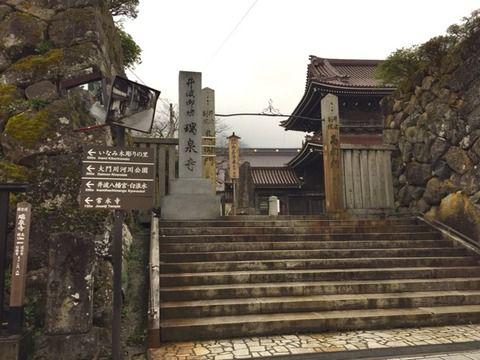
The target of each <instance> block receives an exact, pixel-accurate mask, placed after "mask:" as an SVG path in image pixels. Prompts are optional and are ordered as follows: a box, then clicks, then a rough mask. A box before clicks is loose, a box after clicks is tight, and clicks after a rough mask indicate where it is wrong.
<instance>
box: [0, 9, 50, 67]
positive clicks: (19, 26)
mask: <svg viewBox="0 0 480 360" xmlns="http://www.w3.org/2000/svg"><path fill="white" fill-rule="evenodd" d="M46 29H47V23H46V22H44V21H42V20H39V19H38V18H36V17H34V16H32V15H29V14H26V13H20V12H13V13H11V14H9V15H8V16H7V17H6V18H5V20H4V21H3V22H1V23H0V47H1V48H3V49H4V51H5V52H6V53H7V54H8V56H9V57H10V58H11V59H13V60H17V59H20V58H21V57H23V56H26V55H30V54H33V53H34V52H35V48H36V46H37V45H38V44H39V43H40V42H42V41H43V40H44V39H45V31H46Z"/></svg>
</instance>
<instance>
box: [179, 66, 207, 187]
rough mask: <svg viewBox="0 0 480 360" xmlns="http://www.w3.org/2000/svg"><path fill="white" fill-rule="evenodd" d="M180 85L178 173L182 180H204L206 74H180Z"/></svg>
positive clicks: (186, 72) (187, 72) (183, 72)
mask: <svg viewBox="0 0 480 360" xmlns="http://www.w3.org/2000/svg"><path fill="white" fill-rule="evenodd" d="M178 81H179V94H178V107H179V120H178V161H179V163H178V173H179V177H180V178H201V177H202V176H203V170H202V168H203V160H202V134H203V131H202V106H201V104H202V94H201V91H202V74H201V73H199V72H189V71H180V74H179V76H178Z"/></svg>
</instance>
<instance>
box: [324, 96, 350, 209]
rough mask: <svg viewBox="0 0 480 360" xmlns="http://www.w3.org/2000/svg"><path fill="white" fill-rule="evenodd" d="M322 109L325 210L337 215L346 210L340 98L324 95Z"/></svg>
mask: <svg viewBox="0 0 480 360" xmlns="http://www.w3.org/2000/svg"><path fill="white" fill-rule="evenodd" d="M321 111H322V140H323V167H324V179H325V210H326V212H327V214H332V215H336V214H340V213H342V212H343V211H344V203H343V174H342V157H341V149H340V116H339V111H338V98H337V97H336V96H335V95H332V94H327V95H326V96H324V97H323V98H322V100H321Z"/></svg>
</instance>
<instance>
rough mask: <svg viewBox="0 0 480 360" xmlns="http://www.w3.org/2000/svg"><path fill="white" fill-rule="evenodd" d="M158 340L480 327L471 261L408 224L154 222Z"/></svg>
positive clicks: (479, 271) (478, 271)
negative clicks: (157, 260)
mask: <svg viewBox="0 0 480 360" xmlns="http://www.w3.org/2000/svg"><path fill="white" fill-rule="evenodd" d="M160 260H161V265H160V273H161V278H160V284H161V289H160V298H161V299H162V304H161V317H160V318H161V339H162V341H170V340H189V339H212V338H229V337H230V338H231V337H248V336H258V335H269V334H282V333H283V334H289V333H290V334H291V333H296V332H323V331H333V330H335V331H338V330H349V329H350V330H351V329H374V328H393V327H406V326H431V325H445V324H465V323H470V322H472V323H475V322H480V265H479V264H480V263H479V257H478V256H477V255H476V254H475V253H472V252H469V251H467V249H465V248H463V247H460V246H455V244H454V243H453V242H452V241H449V240H444V239H442V236H441V234H440V233H439V232H437V231H435V230H434V229H432V228H430V227H429V226H428V225H426V224H424V223H422V222H420V221H419V220H416V219H410V218H403V219H402V218H392V219H387V220H373V219H364V220H321V219H319V218H314V217H296V218H293V217H280V218H278V219H275V220H270V219H269V218H266V217H264V218H261V217H237V218H227V219H226V220H221V221H220V220H219V221H214V222H209V221H189V222H174V221H168V222H166V221H163V222H162V223H161V228H160Z"/></svg>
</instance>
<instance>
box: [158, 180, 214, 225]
mask: <svg viewBox="0 0 480 360" xmlns="http://www.w3.org/2000/svg"><path fill="white" fill-rule="evenodd" d="M161 210H162V213H161V218H162V219H165V220H207V219H216V218H218V217H220V199H219V197H218V196H216V195H213V194H212V189H211V186H210V180H209V179H204V178H189V179H174V180H171V181H170V194H169V195H167V196H165V197H164V198H163V199H162V202H161Z"/></svg>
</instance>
